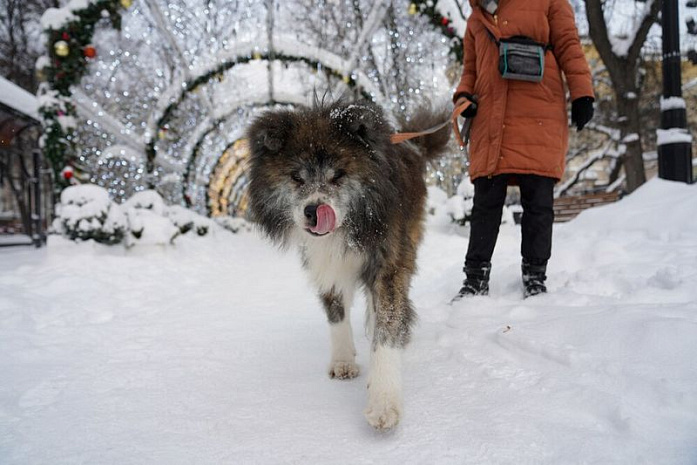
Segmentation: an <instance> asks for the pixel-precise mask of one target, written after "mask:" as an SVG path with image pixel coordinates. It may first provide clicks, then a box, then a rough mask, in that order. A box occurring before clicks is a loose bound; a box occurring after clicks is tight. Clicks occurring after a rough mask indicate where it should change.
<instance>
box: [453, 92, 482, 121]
mask: <svg viewBox="0 0 697 465" xmlns="http://www.w3.org/2000/svg"><path fill="white" fill-rule="evenodd" d="M463 98H466V99H467V100H469V101H470V102H472V105H470V106H468V107H467V108H465V110H464V111H463V112H462V113H460V116H462V117H463V118H474V117H475V115H476V114H477V99H475V98H474V97H472V95H471V94H467V93H463V94H460V95H459V96H458V98H457V100H458V102H460V101H461V100H462V99H463ZM456 105H457V104H456Z"/></svg>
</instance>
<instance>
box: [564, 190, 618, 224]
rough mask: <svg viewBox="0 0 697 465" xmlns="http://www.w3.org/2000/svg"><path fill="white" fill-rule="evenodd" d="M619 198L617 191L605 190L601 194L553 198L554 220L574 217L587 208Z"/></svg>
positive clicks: (567, 219) (566, 219) (565, 219)
mask: <svg viewBox="0 0 697 465" xmlns="http://www.w3.org/2000/svg"><path fill="white" fill-rule="evenodd" d="M619 199H620V194H619V192H616V191H615V192H607V193H601V194H586V195H575V196H569V197H559V198H558V199H555V200H554V221H555V222H558V223H563V222H565V221H569V220H571V219H573V218H575V217H576V216H577V215H578V214H579V213H581V212H582V211H583V210H586V209H588V208H593V207H598V206H600V205H607V204H608V203H613V202H616V201H618V200H619Z"/></svg>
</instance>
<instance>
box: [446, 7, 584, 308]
mask: <svg viewBox="0 0 697 465" xmlns="http://www.w3.org/2000/svg"><path fill="white" fill-rule="evenodd" d="M470 4H471V6H472V10H473V11H472V14H471V16H470V17H469V19H468V21H467V30H466V32H465V37H464V69H463V73H462V77H461V79H460V83H459V85H458V86H457V89H456V90H455V94H454V95H453V102H455V106H456V107H457V106H458V105H460V104H462V103H463V102H465V101H466V100H469V101H471V102H474V103H476V105H470V106H469V107H468V108H467V109H465V110H464V111H463V112H462V116H463V117H465V118H472V120H471V127H470V131H471V134H470V146H469V154H470V165H469V175H470V179H471V180H472V182H473V184H474V190H475V192H474V206H473V209H472V217H471V232H470V238H469V246H468V248H467V255H466V259H465V267H464V272H465V276H466V278H465V280H464V283H463V286H462V288H461V289H460V291H459V292H458V294H457V295H456V296H455V298H454V299H453V300H455V301H456V300H459V299H462V298H463V297H465V296H474V295H488V293H489V276H490V273H491V257H492V255H493V252H494V247H495V245H496V239H497V236H498V232H499V226H500V223H501V212H502V209H503V205H504V201H505V199H506V190H507V187H508V185H516V184H517V185H518V186H519V188H520V194H521V203H522V206H523V216H522V220H521V228H522V244H521V255H522V278H523V287H524V295H525V297H529V296H533V295H537V294H540V293H543V292H547V288H546V286H545V280H546V279H547V276H546V270H547V261H548V260H549V258H550V257H551V251H552V223H553V221H554V210H553V203H554V185H555V183H556V182H557V181H559V180H560V179H561V178H562V175H563V173H564V166H565V157H566V152H567V148H568V136H569V124H568V120H567V105H566V86H568V90H569V93H570V95H571V101H572V103H571V121H572V123H573V124H574V125H575V126H576V128H577V130H578V131H580V130H581V129H583V127H584V126H585V125H586V123H588V121H590V119H591V118H592V117H593V102H594V99H595V96H594V92H593V85H592V79H591V73H590V68H589V66H588V63H587V61H586V58H585V55H584V53H583V49H582V47H581V43H580V40H579V37H578V31H577V29H576V22H575V18H574V12H573V10H572V8H571V5H570V3H569V0H470ZM562 73H563V75H564V77H565V78H566V85H565V83H564V80H563V78H562Z"/></svg>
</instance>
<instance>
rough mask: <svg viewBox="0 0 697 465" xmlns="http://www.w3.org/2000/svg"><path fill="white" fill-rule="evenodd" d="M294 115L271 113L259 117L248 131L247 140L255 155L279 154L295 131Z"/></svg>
mask: <svg viewBox="0 0 697 465" xmlns="http://www.w3.org/2000/svg"><path fill="white" fill-rule="evenodd" d="M293 126H294V124H293V113H291V112H290V111H286V110H281V111H271V112H267V113H264V114H263V115H261V116H259V117H258V118H257V119H256V120H254V122H253V123H252V125H251V126H250V127H249V129H247V139H248V140H249V143H250V146H251V148H252V152H253V153H257V154H261V153H268V152H271V153H278V152H279V151H280V150H281V149H282V148H283V146H285V145H286V142H287V141H288V138H289V137H290V135H291V133H292V131H293Z"/></svg>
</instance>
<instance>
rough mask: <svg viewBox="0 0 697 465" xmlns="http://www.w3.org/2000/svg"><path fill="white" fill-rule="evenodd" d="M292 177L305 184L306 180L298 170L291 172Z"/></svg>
mask: <svg viewBox="0 0 697 465" xmlns="http://www.w3.org/2000/svg"><path fill="white" fill-rule="evenodd" d="M290 179H292V180H293V181H295V182H297V183H298V184H300V185H302V184H305V181H304V180H303V178H302V177H301V176H300V173H298V172H297V171H293V172H292V173H290Z"/></svg>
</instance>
